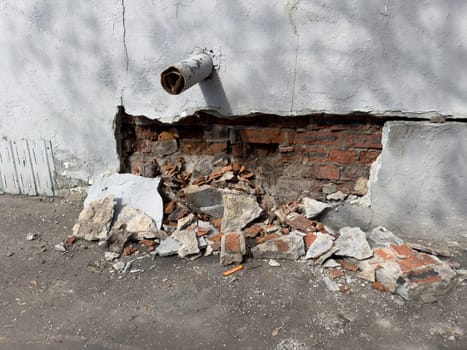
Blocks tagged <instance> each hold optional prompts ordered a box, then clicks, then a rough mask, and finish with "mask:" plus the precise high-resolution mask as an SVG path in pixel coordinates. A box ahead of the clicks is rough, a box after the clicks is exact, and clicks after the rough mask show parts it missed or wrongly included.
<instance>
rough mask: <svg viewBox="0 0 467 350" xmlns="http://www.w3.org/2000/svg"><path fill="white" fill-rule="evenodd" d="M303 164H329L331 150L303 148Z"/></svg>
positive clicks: (315, 147) (312, 147)
mask: <svg viewBox="0 0 467 350" xmlns="http://www.w3.org/2000/svg"><path fill="white" fill-rule="evenodd" d="M301 151H302V152H303V163H308V162H320V161H321V162H327V160H328V153H329V150H328V148H326V147H321V146H308V145H306V146H302V147H301Z"/></svg>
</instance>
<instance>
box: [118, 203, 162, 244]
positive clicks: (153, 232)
mask: <svg viewBox="0 0 467 350" xmlns="http://www.w3.org/2000/svg"><path fill="white" fill-rule="evenodd" d="M120 228H125V231H127V232H128V233H130V234H131V235H132V238H134V239H138V240H142V239H154V238H161V239H163V238H165V233H163V231H159V230H158V229H157V227H156V224H155V223H154V220H153V219H152V218H151V217H150V216H149V215H147V214H146V213H145V212H143V211H142V210H140V209H136V208H130V207H128V206H123V208H122V209H121V210H120V213H119V214H118V216H117V220H116V222H115V224H114V225H113V229H120Z"/></svg>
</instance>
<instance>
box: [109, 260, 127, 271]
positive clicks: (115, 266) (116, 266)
mask: <svg viewBox="0 0 467 350" xmlns="http://www.w3.org/2000/svg"><path fill="white" fill-rule="evenodd" d="M112 268H113V269H114V270H115V271H117V272H121V271H123V270H124V269H125V263H124V262H123V261H117V262H116V263H115V264H113V265H112Z"/></svg>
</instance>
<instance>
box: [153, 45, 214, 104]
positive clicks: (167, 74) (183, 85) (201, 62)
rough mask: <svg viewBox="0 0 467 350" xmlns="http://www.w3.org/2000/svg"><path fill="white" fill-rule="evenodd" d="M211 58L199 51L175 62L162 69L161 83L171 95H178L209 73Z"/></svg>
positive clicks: (211, 65)
mask: <svg viewBox="0 0 467 350" xmlns="http://www.w3.org/2000/svg"><path fill="white" fill-rule="evenodd" d="M213 68H214V65H213V62H212V58H211V56H209V55H208V54H205V53H201V54H198V55H194V56H191V57H189V58H187V59H184V60H182V61H180V62H178V63H175V64H173V65H171V66H169V67H167V68H166V69H164V71H162V73H161V85H162V87H163V88H164V90H165V91H167V92H168V93H169V94H171V95H178V94H180V93H182V92H183V91H185V90H187V89H189V88H190V87H192V86H193V85H195V84H197V83H199V82H200V81H202V80H204V79H206V78H207V77H209V75H211V73H212V70H213Z"/></svg>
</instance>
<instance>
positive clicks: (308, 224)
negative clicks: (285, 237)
mask: <svg viewBox="0 0 467 350" xmlns="http://www.w3.org/2000/svg"><path fill="white" fill-rule="evenodd" d="M286 222H287V224H288V225H289V226H290V227H292V228H295V229H297V230H300V231H303V232H313V231H314V229H315V227H314V224H313V221H312V220H309V219H307V218H306V217H305V216H303V215H301V214H298V213H290V214H289V215H287V217H286Z"/></svg>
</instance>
